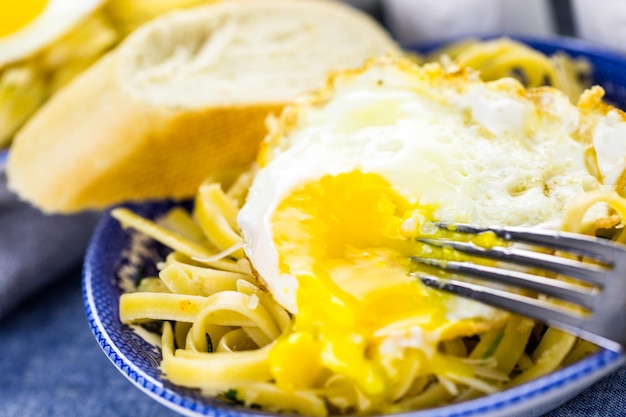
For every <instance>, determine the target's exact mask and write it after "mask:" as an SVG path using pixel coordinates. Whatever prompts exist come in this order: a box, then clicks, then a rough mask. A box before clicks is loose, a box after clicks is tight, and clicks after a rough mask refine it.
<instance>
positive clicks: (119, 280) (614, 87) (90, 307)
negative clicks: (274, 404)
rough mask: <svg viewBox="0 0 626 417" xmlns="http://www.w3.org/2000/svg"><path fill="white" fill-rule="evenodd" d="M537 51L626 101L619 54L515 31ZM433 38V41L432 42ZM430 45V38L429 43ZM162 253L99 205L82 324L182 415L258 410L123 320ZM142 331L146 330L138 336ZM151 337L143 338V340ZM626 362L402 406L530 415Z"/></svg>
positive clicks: (145, 209) (585, 364)
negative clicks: (196, 376)
mask: <svg viewBox="0 0 626 417" xmlns="http://www.w3.org/2000/svg"><path fill="white" fill-rule="evenodd" d="M522 40H523V41H524V42H526V43H528V44H529V45H531V46H533V47H535V48H537V49H539V50H540V51H542V52H544V53H548V54H550V53H553V52H555V51H558V50H560V51H564V52H567V53H568V54H570V55H572V56H582V57H586V58H587V59H588V60H589V61H590V62H591V63H592V65H593V66H594V73H593V80H594V83H597V84H600V85H602V86H603V87H604V88H605V90H606V92H607V96H606V97H607V100H609V101H611V102H612V103H614V104H616V105H618V106H620V107H622V108H626V58H625V57H624V56H622V55H619V54H617V53H610V52H605V51H601V50H598V49H596V48H594V47H593V46H591V45H589V44H587V43H584V42H580V41H576V40H570V39H559V38H556V39H555V38H550V39H547V40H541V39H522ZM439 46H440V45H439ZM433 47H434V46H433ZM172 204H173V203H171V202H155V203H147V204H141V205H133V206H129V207H130V208H131V209H132V210H133V211H135V212H137V213H138V214H140V215H142V216H145V217H148V218H156V217H158V216H159V215H162V214H164V213H165V212H166V211H167V209H168V208H170V207H171V206H172ZM166 253H167V249H166V248H164V247H163V246H161V245H159V244H157V243H155V242H153V241H151V240H150V239H147V238H145V237H143V236H142V235H140V234H138V233H136V232H134V231H132V230H122V229H121V227H120V226H119V224H118V222H117V221H116V220H115V219H113V218H112V217H111V216H110V215H109V213H105V215H104V216H103V218H102V220H101V221H100V223H99V225H98V227H97V228H96V231H95V234H94V236H93V238H92V240H91V242H90V245H89V248H88V251H87V254H86V258H85V263H84V270H83V298H84V305H85V310H86V314H87V318H88V320H89V325H90V326H91V329H92V331H93V333H94V335H95V337H96V339H97V341H98V343H99V344H100V346H101V347H102V349H103V351H104V353H105V354H106V355H107V356H108V358H109V359H110V360H111V362H112V363H113V364H114V365H115V367H116V368H117V369H118V370H119V371H120V372H121V373H122V374H123V375H124V376H125V377H126V378H128V379H129V380H130V381H131V382H132V383H133V384H134V385H135V386H137V387H138V388H139V389H140V390H142V391H143V392H145V393H146V394H147V395H149V396H150V397H152V398H154V399H155V400H157V401H159V402H160V403H162V404H164V405H166V406H167V407H169V408H171V409H173V410H176V411H178V412H180V413H181V414H184V415H188V416H213V417H234V416H237V417H246V416H260V415H267V414H266V413H263V412H259V411H258V410H252V409H248V408H243V407H240V406H236V405H231V404H228V403H225V402H222V401H220V400H218V399H214V398H206V397H203V396H202V395H200V394H199V393H198V392H197V391H194V390H190V389H184V388H181V387H177V386H174V385H172V384H170V383H169V382H167V380H165V379H164V378H163V377H162V375H161V372H160V370H159V362H160V359H161V351H160V347H159V346H158V338H155V337H154V336H152V337H150V335H149V334H146V333H147V332H146V331H145V330H140V329H137V328H132V327H130V326H127V325H123V324H122V323H121V322H120V319H119V298H120V295H121V294H122V293H123V292H124V291H125V288H129V282H130V281H133V280H136V279H138V278H139V277H140V274H141V276H145V275H146V274H151V273H155V272H156V271H155V269H154V268H155V263H156V262H157V261H159V260H162V259H163V258H164V256H165V255H166ZM143 336H146V337H143ZM146 339H148V340H151V341H150V342H149V341H147V340H146ZM624 363H626V357H625V356H624V355H623V354H618V353H615V352H611V351H607V350H601V351H599V352H598V353H596V354H593V355H591V356H589V357H587V358H585V359H583V360H581V361H580V362H577V363H575V364H572V365H570V366H567V367H565V368H563V369H560V370H558V371H556V372H553V373H551V374H550V375H547V376H545V377H542V378H539V379H537V380H534V381H531V382H528V383H526V384H523V385H520V386H518V387H515V388H512V389H509V390H506V391H502V392H498V393H496V394H493V395H489V396H486V397H483V398H479V399H476V400H471V401H467V402H464V403H460V404H454V405H449V406H444V407H440V408H436V409H430V410H424V411H416V412H412V413H407V415H410V416H411V417H435V416H437V417H453V416H454V417H469V416H481V417H495V416H500V417H504V416H531V415H532V416H538V415H541V414H543V413H546V412H548V411H550V410H552V409H554V408H556V407H558V406H559V405H561V404H563V403H565V402H566V401H567V400H569V399H571V398H572V397H574V396H575V395H576V394H578V393H579V392H581V391H582V390H584V389H585V388H588V387H589V386H591V385H592V384H593V383H594V382H596V381H598V380H599V379H600V378H602V377H604V376H606V375H608V374H609V373H611V372H612V371H614V370H616V369H617V368H618V367H619V366H621V365H623V364H624Z"/></svg>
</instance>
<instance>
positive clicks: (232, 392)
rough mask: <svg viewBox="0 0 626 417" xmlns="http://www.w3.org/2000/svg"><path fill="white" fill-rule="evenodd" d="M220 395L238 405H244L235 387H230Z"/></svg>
mask: <svg viewBox="0 0 626 417" xmlns="http://www.w3.org/2000/svg"><path fill="white" fill-rule="evenodd" d="M220 397H222V398H223V399H225V400H228V401H230V402H232V403H233V404H237V405H244V402H243V401H241V400H240V399H239V398H237V390H236V389H234V388H231V389H229V390H228V391H225V392H223V393H222V394H221V395H220Z"/></svg>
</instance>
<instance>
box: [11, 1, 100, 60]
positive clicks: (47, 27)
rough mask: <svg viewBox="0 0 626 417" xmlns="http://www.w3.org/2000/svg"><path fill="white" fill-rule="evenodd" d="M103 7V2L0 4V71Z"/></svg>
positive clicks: (37, 49) (12, 2)
mask: <svg viewBox="0 0 626 417" xmlns="http://www.w3.org/2000/svg"><path fill="white" fill-rule="evenodd" d="M103 3H104V0H81V1H73V0H22V1H3V2H0V68H1V67H3V66H5V65H6V64H9V63H12V62H15V61H19V60H21V59H24V58H26V57H29V56H31V55H33V54H34V53H37V52H38V51H40V50H41V49H43V48H45V47H46V46H47V45H50V44H51V43H52V42H54V41H55V40H56V39H58V38H59V37H61V36H63V35H64V34H66V33H67V32H69V31H70V30H72V28H73V27H75V26H76V25H77V24H78V23H79V22H80V20H81V19H83V18H85V17H86V16H87V15H88V14H90V13H92V12H93V11H94V10H96V9H97V8H98V7H99V6H100V5H102V4H103Z"/></svg>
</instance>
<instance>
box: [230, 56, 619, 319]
mask: <svg viewBox="0 0 626 417" xmlns="http://www.w3.org/2000/svg"><path fill="white" fill-rule="evenodd" d="M520 88H521V86H519V84H518V83H517V82H516V81H514V80H501V81H499V82H493V83H482V82H480V81H478V80H477V79H476V78H474V79H471V80H468V81H467V83H465V84H464V85H463V86H462V88H459V87H458V85H455V84H453V83H450V84H449V85H446V84H445V83H443V84H429V83H425V82H422V81H420V80H419V79H415V78H413V77H412V76H410V75H409V74H407V73H406V72H404V71H402V70H401V69H399V68H397V67H394V66H385V65H383V66H378V67H374V68H371V69H369V70H368V71H366V72H364V73H363V74H360V75H359V76H357V77H353V78H350V80H349V82H346V83H345V84H341V83H339V84H336V85H335V89H334V91H333V94H332V99H331V100H329V101H328V102H325V103H323V104H322V105H319V106H308V107H307V106H304V107H303V108H302V111H300V112H299V113H298V122H297V127H296V128H293V129H290V130H288V132H287V134H286V135H285V136H284V137H282V138H281V145H280V146H278V147H277V148H276V150H275V151H273V152H274V153H273V154H272V155H271V157H270V160H269V162H268V163H267V165H266V166H264V167H263V168H262V169H261V170H260V172H259V173H258V175H257V177H256V179H255V181H254V183H253V185H252V187H251V189H250V192H249V196H248V199H247V202H246V204H245V205H244V207H243V208H242V210H241V212H240V215H239V218H238V221H239V224H240V227H241V230H242V232H243V235H244V241H245V252H246V254H247V256H248V257H249V259H250V260H251V262H252V264H253V266H254V268H255V270H256V271H257V272H258V274H259V275H260V277H261V278H262V279H263V280H264V281H265V282H266V284H267V285H268V287H269V289H270V291H271V292H272V294H273V295H274V297H275V298H276V300H277V301H278V302H279V303H281V304H282V305H283V306H284V307H285V308H287V309H288V310H289V311H292V312H297V311H298V305H297V302H296V293H297V289H298V281H297V279H296V278H295V277H293V276H290V275H289V274H282V275H281V273H280V271H279V268H278V255H277V252H276V250H275V244H274V235H273V230H272V226H271V223H270V219H271V216H272V213H273V212H274V211H275V209H276V207H277V206H278V204H279V203H280V202H281V201H282V200H283V199H284V198H285V197H286V196H287V195H289V193H290V192H291V191H292V190H293V189H294V188H295V187H297V186H298V185H299V184H302V183H304V182H307V181H314V180H316V179H319V178H321V177H322V176H324V175H337V174H339V173H344V172H350V171H355V170H356V171H362V172H371V173H376V174H379V175H380V176H382V177H383V178H385V179H386V180H387V181H389V182H390V183H391V184H393V186H394V188H395V190H396V191H398V192H399V193H401V194H402V195H403V196H405V197H406V198H407V199H408V200H409V201H411V202H419V203H420V204H437V205H439V209H438V211H437V212H436V214H435V215H436V218H437V219H438V220H442V221H463V222H470V223H479V224H501V225H527V226H537V225H540V226H541V227H553V228H558V227H559V225H560V219H561V216H562V213H563V210H564V208H565V206H566V204H567V203H568V202H569V201H570V200H571V199H572V198H574V197H575V196H577V195H579V194H581V193H583V192H585V191H588V190H593V189H600V188H602V187H603V185H602V184H601V183H600V182H599V181H598V179H597V178H595V177H594V176H593V175H592V174H591V173H590V172H589V170H588V169H587V167H586V162H585V157H584V155H585V149H586V147H587V145H585V144H583V143H581V142H580V141H577V140H575V139H574V138H573V133H574V130H575V129H576V128H577V126H578V116H579V115H578V111H577V109H576V107H575V106H573V105H571V104H569V101H568V99H567V98H566V97H565V96H563V95H561V94H559V93H558V92H556V91H554V92H552V93H550V94H548V95H546V96H545V97H543V98H542V100H543V101H544V102H543V103H541V104H540V105H539V106H538V105H537V103H536V102H533V101H532V100H530V99H529V98H527V97H526V96H524V95H522V94H519V91H518V90H519V89H520ZM610 122H611V120H610V118H609V119H608V120H607V122H606V123H604V124H601V125H600V126H599V127H598V129H599V130H602V129H604V130H606V129H608V126H609V125H607V123H610ZM615 123H617V122H615ZM622 124H623V123H622ZM625 127H626V125H624V126H622V128H625ZM605 136H606V135H605ZM606 140H610V139H606ZM600 159H601V160H602V161H600V162H603V161H604V160H608V159H609V157H608V155H607V156H604V153H602V154H601V156H600ZM608 165H610V164H608ZM613 165H616V166H614V167H611V168H610V169H611V171H616V170H618V171H619V170H620V169H621V170H623V169H624V161H617V162H615V163H614V164H613ZM355 210H358V208H355ZM407 227H411V226H410V222H407ZM458 303H462V304H458V305H455V303H454V302H453V303H451V304H450V305H449V306H448V307H449V309H450V317H453V316H454V317H457V318H458V317H470V316H477V317H488V316H489V315H491V314H493V311H492V310H491V309H485V308H482V307H478V305H477V304H476V303H469V304H468V303H467V302H466V301H462V302H461V301H458ZM470 304H471V305H474V307H475V308H474V310H472V309H471V308H468V305H470Z"/></svg>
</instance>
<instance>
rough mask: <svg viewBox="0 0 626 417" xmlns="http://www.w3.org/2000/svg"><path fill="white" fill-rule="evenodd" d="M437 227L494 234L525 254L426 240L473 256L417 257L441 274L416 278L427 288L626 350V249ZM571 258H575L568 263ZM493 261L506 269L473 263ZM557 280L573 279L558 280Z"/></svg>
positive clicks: (544, 234)
mask: <svg viewBox="0 0 626 417" xmlns="http://www.w3.org/2000/svg"><path fill="white" fill-rule="evenodd" d="M437 225H438V226H439V227H440V228H442V229H447V230H450V231H454V232H458V233H469V234H478V233H483V232H493V233H495V235H496V236H498V237H499V238H500V239H502V240H504V241H508V242H511V243H522V244H524V245H523V247H524V249H522V248H520V247H519V245H513V246H495V247H490V248H485V247H481V246H478V245H475V244H474V243H471V242H462V241H458V240H453V239H447V238H443V239H439V238H418V239H417V241H419V242H422V243H424V244H428V245H432V246H436V247H443V248H451V249H454V250H456V251H459V252H462V253H464V254H468V255H470V256H471V257H470V258H469V261H456V260H440V259H434V258H426V257H418V256H413V257H411V260H412V261H413V262H416V263H419V264H422V265H427V266H428V267H431V268H435V269H434V271H433V272H434V273H433V274H429V273H427V272H425V271H426V270H424V271H416V272H414V273H413V274H412V275H413V276H415V277H417V278H419V279H420V280H421V281H422V282H423V283H424V284H426V285H428V286H430V287H435V288H438V289H442V290H444V291H448V292H452V293H455V294H457V295H461V296H463V297H467V298H472V299H475V300H477V301H481V302H485V303H487V304H491V305H493V306H495V307H499V308H502V309H505V310H509V311H512V312H515V313H518V314H522V315H525V316H528V317H532V318H535V319H538V320H540V321H544V322H546V323H549V324H553V325H557V327H561V328H563V329H565V330H569V331H571V332H572V333H574V334H577V335H579V336H582V337H586V338H587V339H589V340H591V341H594V342H596V343H599V344H602V345H604V346H605V347H608V348H611V349H619V348H620V346H621V345H626V322H624V319H623V315H624V313H625V312H626V291H624V286H625V285H626V283H625V282H624V280H623V279H622V278H624V277H622V276H621V273H620V272H619V271H618V270H619V269H624V268H625V267H626V249H625V248H626V246H624V245H621V244H615V243H613V242H609V241H607V240H604V239H599V238H594V237H589V236H582V235H578V234H573V233H563V232H554V231H549V230H535V229H532V230H529V229H523V228H517V227H476V226H472V225H465V224H456V223H438V224H437ZM537 249H539V250H541V249H547V250H548V252H552V253H545V251H544V252H537V251H536V250H537ZM564 252H565V253H568V254H570V255H569V256H570V257H566V256H562V253H564ZM572 255H575V256H574V257H572ZM485 258H486V259H491V260H496V261H498V262H497V263H496V264H495V266H491V265H486V264H483V263H484V262H483V263H480V262H478V263H477V262H472V261H473V260H476V261H478V260H479V259H485ZM515 266H518V267H519V266H521V267H524V268H522V270H520V268H515ZM437 271H439V272H437ZM442 271H443V272H444V273H445V274H444V275H441V272H442ZM555 274H556V276H557V277H559V278H560V277H567V278H568V279H566V280H563V279H555ZM461 277H470V278H475V279H477V280H467V279H463V278H461ZM576 281H577V282H576ZM481 282H496V283H498V284H504V286H505V287H502V285H500V286H497V287H496V286H494V285H485V284H482V283H481ZM516 288H517V290H515V289H516ZM527 290H530V291H531V292H532V293H533V294H534V295H533V294H529V293H527V292H526V291H527ZM622 333H623V334H622ZM616 340H617V341H618V343H617V344H616Z"/></svg>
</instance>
